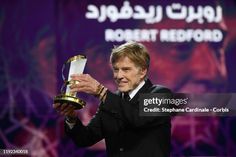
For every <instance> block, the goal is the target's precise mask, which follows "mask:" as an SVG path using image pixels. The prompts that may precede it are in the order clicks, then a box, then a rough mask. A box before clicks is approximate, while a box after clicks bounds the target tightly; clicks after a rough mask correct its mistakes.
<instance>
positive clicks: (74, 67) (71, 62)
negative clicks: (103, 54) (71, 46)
mask: <svg viewBox="0 0 236 157" xmlns="http://www.w3.org/2000/svg"><path fill="white" fill-rule="evenodd" d="M86 62H87V58H86V57H85V56H83V55H77V56H73V57H71V58H69V59H68V60H67V61H66V62H65V63H64V64H63V67H62V79H63V81H64V83H63V85H62V87H61V93H60V94H59V95H57V96H55V97H54V103H60V104H63V103H67V104H69V105H73V106H75V107H76V109H81V108H83V107H84V106H85V105H86V102H85V101H83V100H82V99H80V98H78V97H77V92H71V91H70V85H72V84H77V83H79V81H72V80H71V75H72V74H82V73H83V71H84V67H85V64H86ZM65 69H67V71H68V72H67V76H65V74H64V71H65ZM68 69H69V70H68ZM65 77H66V78H67V79H66V78H65Z"/></svg>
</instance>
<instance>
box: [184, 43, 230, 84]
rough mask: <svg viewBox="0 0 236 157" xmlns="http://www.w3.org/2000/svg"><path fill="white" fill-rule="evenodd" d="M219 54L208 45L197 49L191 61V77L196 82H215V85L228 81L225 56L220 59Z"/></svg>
mask: <svg viewBox="0 0 236 157" xmlns="http://www.w3.org/2000/svg"><path fill="white" fill-rule="evenodd" d="M219 52H220V51H219ZM219 52H215V51H214V50H213V49H211V48H210V47H209V46H208V44H206V43H203V44H199V45H198V46H196V47H195V49H194V51H193V54H192V57H191V59H190V60H189V62H190V69H191V75H192V76H193V77H194V78H193V79H194V80H205V81H211V82H212V81H214V83H220V84H222V83H223V82H224V81H225V80H226V68H225V64H224V61H223V54H221V55H220V56H219V57H217V55H216V53H219Z"/></svg>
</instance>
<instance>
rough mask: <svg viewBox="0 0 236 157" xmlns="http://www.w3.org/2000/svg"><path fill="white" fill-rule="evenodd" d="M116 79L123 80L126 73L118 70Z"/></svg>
mask: <svg viewBox="0 0 236 157" xmlns="http://www.w3.org/2000/svg"><path fill="white" fill-rule="evenodd" d="M115 77H116V78H117V79H122V78H123V77H124V73H123V72H122V70H118V71H117V72H116V74H115Z"/></svg>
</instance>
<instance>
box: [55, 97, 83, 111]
mask: <svg viewBox="0 0 236 157" xmlns="http://www.w3.org/2000/svg"><path fill="white" fill-rule="evenodd" d="M54 103H60V104H63V103H66V104H69V105H73V106H75V107H76V110H78V109H81V108H83V107H84V106H85V105H86V102H85V101H83V100H82V99H80V98H77V97H73V96H69V95H65V94H60V95H57V96H55V97H54Z"/></svg>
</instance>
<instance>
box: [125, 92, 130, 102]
mask: <svg viewBox="0 0 236 157" xmlns="http://www.w3.org/2000/svg"><path fill="white" fill-rule="evenodd" d="M123 99H125V100H127V101H130V97H129V93H124V96H123Z"/></svg>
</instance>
